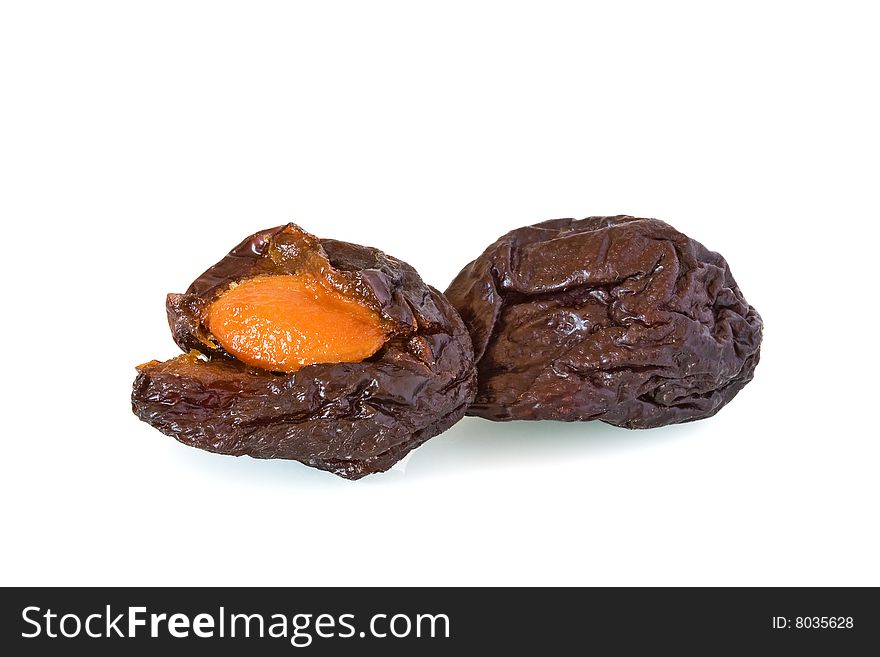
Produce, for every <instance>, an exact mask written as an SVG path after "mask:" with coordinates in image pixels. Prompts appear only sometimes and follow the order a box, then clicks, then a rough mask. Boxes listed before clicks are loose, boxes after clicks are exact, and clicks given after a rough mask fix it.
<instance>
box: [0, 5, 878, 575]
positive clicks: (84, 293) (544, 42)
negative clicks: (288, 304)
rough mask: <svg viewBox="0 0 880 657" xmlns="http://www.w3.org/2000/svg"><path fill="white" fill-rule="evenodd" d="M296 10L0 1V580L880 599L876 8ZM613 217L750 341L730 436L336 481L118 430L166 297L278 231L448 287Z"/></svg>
mask: <svg viewBox="0 0 880 657" xmlns="http://www.w3.org/2000/svg"><path fill="white" fill-rule="evenodd" d="M299 4H300V3H297V4H296V6H295V3H288V2H279V3H267V2H242V3H237V4H232V3H225V2H205V3H193V2H149V3H146V2H145V3H121V2H106V3H98V2H77V3H72V2H60V3H47V2H27V3H25V2H21V3H4V4H3V5H2V7H3V8H2V10H0V85H2V86H0V94H2V101H0V218H2V235H3V238H2V258H0V262H2V267H3V283H4V284H3V291H2V305H3V321H2V325H0V331H2V342H0V349H2V361H0V362H2V372H3V375H2V377H0V386H2V391H0V392H2V397H0V398H2V403H3V414H2V441H3V456H2V465H0V468H2V472H0V499H2V527H3V532H2V533H3V538H2V542H0V550H2V558H0V583H2V584H114V585H135V584H142V585H143V584H147V585H152V584H157V585H158V584H187V585H188V584H217V585H222V584H236V585H237V584H254V585H266V584H269V585H271V584H278V585H282V584H284V585H295V584H303V585H304V584H312V585H321V584H403V585H428V584H480V585H482V584H588V585H592V584H597V585H598V584H606V585H630V584H649V585H654V584H674V585H679V584H680V585H685V584H697V585H703V584H731V585H746V584H762V585H783V584H790V585H809V584H819V585H831V584H835V585H861V584H873V585H880V567H878V559H877V554H878V552H880V540H878V523H877V501H878V492H880V491H878V457H880V447H878V441H877V429H876V426H877V418H878V403H877V395H876V385H877V383H876V373H877V371H878V363H877V322H876V319H877V309H876V307H877V303H878V299H877V291H876V290H877V288H876V286H875V281H876V277H877V261H878V260H877V258H878V247H877V241H876V238H877V229H876V222H877V221H878V219H880V212H878V208H880V200H878V180H880V170H878V168H880V167H878V152H880V135H878V116H880V104H878V98H877V89H878V79H877V63H878V61H880V47H878V39H877V24H878V23H877V20H876V17H875V16H873V15H872V14H871V12H870V10H869V8H870V7H871V4H872V3H868V2H866V3H863V4H861V3H850V2H827V3H812V2H792V3H783V2H755V3H751V2H739V3H730V4H728V5H727V7H726V8H724V9H722V8H721V6H720V3H705V2H694V3H638V4H637V3H628V2H618V3H595V4H592V5H591V4H588V3H571V4H568V3H556V2H546V1H542V2H535V3H531V4H519V3H510V2H506V3H497V4H495V3H478V2H462V3H455V2H452V3H450V2H445V3H430V4H429V3H414V2H400V3H390V2H370V3H366V2H351V3H339V2H322V3H309V4H310V7H305V6H299ZM301 4H303V5H304V4H305V3H301ZM615 213H630V214H636V215H642V216H652V217H659V218H662V219H665V220H666V221H668V222H670V223H672V224H673V225H675V226H676V227H677V228H679V229H680V230H682V231H683V232H685V233H688V234H689V235H691V236H693V237H695V238H697V239H699V240H700V241H702V242H704V243H705V244H706V245H707V246H709V247H710V248H712V249H715V250H718V251H720V252H722V253H723V254H724V255H725V256H726V257H727V259H728V260H729V262H730V263H731V267H732V269H733V272H734V274H735V276H736V278H737V279H738V281H739V283H740V286H741V287H742V289H743V291H744V293H745V295H746V297H747V298H748V300H749V301H750V302H751V303H752V304H753V305H754V306H755V307H756V308H757V309H758V310H759V311H760V312H761V314H762V315H763V317H764V320H765V323H766V329H765V341H764V350H763V357H762V361H761V364H760V366H759V367H758V370H757V372H756V377H755V380H754V382H753V383H751V384H750V385H749V386H748V387H746V389H745V390H744V391H743V392H742V393H741V394H740V395H739V396H738V397H737V398H736V399H735V400H734V401H733V402H732V403H731V404H730V405H729V406H728V407H727V408H725V409H724V410H723V411H722V412H721V413H720V414H719V415H718V416H717V417H716V418H714V419H710V420H706V421H703V422H698V423H694V424H690V425H685V426H677V427H668V428H664V429H658V430H651V431H643V432H628V431H625V430H621V429H614V428H612V427H608V426H605V425H602V424H597V423H591V424H570V425H566V424H555V423H540V424H537V423H519V424H493V423H490V422H486V421H482V420H478V419H473V418H468V419H465V420H464V421H462V422H461V423H459V424H458V425H456V426H455V427H454V428H453V429H451V430H450V431H449V432H447V433H445V434H443V435H442V436H439V437H437V438H435V439H433V440H431V441H430V442H429V443H428V444H426V445H425V446H424V447H422V448H420V449H418V450H417V451H416V452H414V453H413V455H412V457H411V459H410V460H409V461H408V463H407V464H406V468H405V471H402V470H396V471H392V472H389V473H387V474H384V475H378V476H372V477H368V478H366V479H364V480H361V481H359V482H349V481H345V480H342V479H338V478H336V477H334V476H332V475H329V474H326V473H323V472H319V471H317V470H312V469H309V468H306V467H304V466H302V465H300V464H298V463H295V462H283V461H274V462H266V461H255V460H251V459H248V458H241V459H235V458H232V457H224V456H218V455H213V454H208V453H205V452H200V451H197V450H194V449H191V448H188V447H184V446H183V445H180V444H178V443H176V442H175V441H174V440H173V439H171V438H168V437H165V436H163V435H161V434H160V433H158V432H157V431H155V430H153V429H152V428H150V427H149V426H148V425H146V424H144V423H141V422H138V420H137V419H136V418H135V417H134V415H132V413H131V410H130V404H129V394H130V386H131V382H132V380H133V378H134V374H135V371H134V366H135V365H137V364H138V363H141V362H144V361H146V360H149V359H152V358H160V359H164V358H169V357H171V356H173V355H175V354H176V353H177V348H176V347H175V345H174V344H173V342H172V340H171V337H170V335H169V332H168V327H167V324H166V319H165V310H164V298H165V294H166V293H167V292H170V291H177V292H180V291H183V290H184V289H185V288H186V287H187V286H188V284H189V283H190V281H191V280H192V279H193V278H194V277H195V276H197V275H198V274H199V273H201V271H202V270H204V269H205V268H206V267H208V266H209V265H211V264H213V263H214V262H215V261H216V260H217V259H219V258H220V257H221V256H222V255H224V254H225V253H226V252H227V251H228V250H229V249H230V248H231V247H232V246H234V245H235V244H236V243H238V242H239V240H241V239H242V238H243V237H245V236H246V235H248V234H250V233H252V232H254V231H256V230H258V229H261V228H266V227H269V226H274V225H277V224H281V223H284V222H286V221H288V220H295V221H297V222H299V223H300V224H301V225H302V226H303V227H304V228H306V229H307V230H309V231H311V232H314V233H316V234H318V235H319V236H322V237H334V238H339V239H343V240H347V241H352V242H359V243H363V244H369V245H373V246H377V247H379V248H382V249H383V250H385V251H387V252H388V253H390V254H393V255H395V256H397V257H400V258H402V259H404V260H406V261H408V262H410V263H411V264H413V265H414V266H416V267H417V268H418V269H419V270H420V272H421V273H422V275H423V277H424V278H425V280H426V281H428V282H430V283H432V284H433V285H435V286H437V287H440V288H441V289H442V288H444V287H445V286H446V284H447V283H448V282H449V281H450V280H451V278H452V277H453V276H454V275H455V274H456V273H457V272H458V270H459V269H460V268H461V267H462V266H463V265H464V264H465V263H466V262H468V261H469V260H470V259H472V258H474V257H475V256H477V255H478V254H479V253H480V252H481V251H482V249H483V248H484V247H485V246H486V245H487V244H488V243H490V242H491V241H493V240H494V239H495V238H496V237H498V236H499V235H500V234H502V233H504V232H506V231H507V230H509V229H512V228H514V227H517V226H521V225H524V224H528V223H533V222H536V221H539V220H543V219H550V218H555V217H566V216H575V217H582V216H587V215H593V214H615Z"/></svg>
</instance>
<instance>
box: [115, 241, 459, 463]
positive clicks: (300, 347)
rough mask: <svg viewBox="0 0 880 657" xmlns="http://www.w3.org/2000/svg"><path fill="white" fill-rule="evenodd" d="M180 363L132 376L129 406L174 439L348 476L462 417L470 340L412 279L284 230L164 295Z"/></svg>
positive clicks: (383, 260)
mask: <svg viewBox="0 0 880 657" xmlns="http://www.w3.org/2000/svg"><path fill="white" fill-rule="evenodd" d="M166 306H167V312H168V320H169V324H170V326H171V332H172V335H173V337H174V340H175V341H176V342H177V344H178V345H179V346H180V347H181V348H182V349H183V350H184V352H185V353H184V354H182V355H180V356H177V357H176V358H173V359H171V360H168V361H165V362H159V361H151V362H149V363H145V364H144V365H141V366H140V367H138V374H137V378H136V379H135V382H134V386H133V391H132V397H131V399H132V409H133V411H134V413H135V414H136V415H137V416H138V417H139V418H140V419H142V420H144V421H145V422H148V423H149V424H151V425H152V426H153V427H155V428H157V429H159V430H160V431H162V432H163V433H165V434H168V435H170V436H173V437H175V438H177V440H179V441H180V442H182V443H185V444H188V445H192V446H195V447H200V448H202V449H206V450H208V451H212V452H220V453H223V454H232V455H236V456H240V455H248V456H253V457H257V458H283V459H295V460H298V461H301V462H303V463H305V464H307V465H310V466H313V467H316V468H320V469H323V470H329V471H330V472H333V473H335V474H337V475H340V476H342V477H347V478H350V479H357V478H360V477H362V476H364V475H367V474H371V473H374V472H382V471H384V470H387V469H388V468H389V467H391V466H392V465H393V464H394V463H396V462H397V461H398V460H400V459H401V458H402V457H403V456H405V455H406V454H407V453H408V452H409V451H410V450H412V449H413V448H415V447H418V446H419V445H420V444H422V443H423V442H424V441H426V440H428V439H429V438H431V437H433V436H436V435H437V434H439V433H441V432H442V431H445V430H446V429H447V428H449V427H450V426H452V425H453V424H454V423H455V422H457V421H458V420H459V419H461V417H462V416H463V415H464V412H465V410H466V408H467V406H468V404H469V403H470V402H471V400H472V399H473V395H474V392H475V388H476V383H475V369H474V364H473V351H472V348H471V341H470V337H469V336H468V334H467V331H466V329H465V327H464V325H463V324H462V322H461V319H460V318H459V316H458V314H457V313H456V311H455V309H454V308H452V306H451V305H450V304H449V303H448V301H447V300H446V299H445V298H444V297H443V295H442V294H440V293H439V292H438V291H437V290H435V289H433V288H431V287H429V286H428V285H426V284H425V283H424V282H423V281H422V279H421V278H420V277H419V275H418V274H417V273H416V271H415V270H414V269H413V268H412V267H410V266H409V265H407V264H406V263H404V262H401V261H400V260H397V259H395V258H392V257H390V256H387V255H385V254H384V253H382V252H381V251H378V250H377V249H373V248H370V247H365V246H359V245H356V244H349V243H347V242H339V241H336V240H329V239H320V240H319V239H318V238H316V237H314V236H312V235H310V234H308V233H306V232H305V231H303V230H301V229H300V228H298V227H297V226H295V225H293V224H288V225H286V226H279V227H277V228H272V229H269V230H264V231H260V232H258V233H256V234H254V235H252V236H250V237H248V238H247V239H245V240H244V241H243V242H242V243H241V244H239V245H238V246H237V247H236V248H235V249H233V250H232V251H231V252H230V253H229V254H228V255H227V256H226V257H224V258H223V259H222V260H220V262H218V263H217V264H216V265H214V266H213V267H211V268H210V269H208V270H207V271H206V272H205V273H204V274H202V275H201V276H199V277H198V278H197V279H196V280H195V281H194V282H193V283H192V285H190V287H189V289H188V290H187V291H186V293H184V294H169V295H168V299H167V304H166Z"/></svg>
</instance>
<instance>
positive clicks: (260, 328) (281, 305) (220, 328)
mask: <svg viewBox="0 0 880 657" xmlns="http://www.w3.org/2000/svg"><path fill="white" fill-rule="evenodd" d="M206 323H207V326H208V330H209V331H211V333H212V334H213V335H214V338H215V339H216V340H217V341H218V342H219V343H220V344H221V345H222V346H223V348H224V349H226V351H228V352H229V353H230V354H232V355H233V356H235V357H236V358H238V359H239V360H240V361H242V362H243V363H246V364H248V365H252V366H255V367H261V368H263V369H267V370H272V371H276V372H295V371H296V370H298V369H300V368H301V367H303V366H305V365H312V364H314V363H354V362H358V361H361V360H363V359H364V358H367V357H368V356H372V355H373V354H374V353H376V352H377V351H378V350H379V348H380V347H381V346H382V345H383V344H384V343H385V341H386V340H387V338H388V336H387V334H386V332H385V331H384V330H383V329H382V321H381V319H380V317H379V315H378V314H377V313H376V312H374V311H373V310H371V309H370V308H367V307H366V306H365V305H363V304H362V303H361V302H359V301H355V300H353V299H349V298H347V297H345V296H344V295H343V294H342V293H340V292H337V291H335V290H332V289H329V288H327V287H326V286H324V285H322V284H321V282H320V281H319V280H318V279H316V278H315V277H314V276H311V275H309V274H297V275H283V276H258V277H256V278H250V279H247V280H244V281H242V282H241V283H239V284H238V285H236V286H235V287H233V288H231V289H230V290H228V291H227V292H225V293H224V294H222V295H221V296H220V297H219V298H218V299H217V300H216V301H215V302H214V303H212V304H211V306H210V307H209V308H208V314H207V321H206Z"/></svg>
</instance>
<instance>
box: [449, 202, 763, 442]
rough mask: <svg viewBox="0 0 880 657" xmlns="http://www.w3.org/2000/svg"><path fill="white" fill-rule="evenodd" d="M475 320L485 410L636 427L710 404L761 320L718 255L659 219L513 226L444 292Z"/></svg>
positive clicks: (730, 380)
mask: <svg viewBox="0 0 880 657" xmlns="http://www.w3.org/2000/svg"><path fill="white" fill-rule="evenodd" d="M446 297H447V298H448V299H449V301H450V302H451V303H452V305H454V306H455V308H456V309H457V310H458V312H459V314H460V315H461V317H462V319H463V320H464V322H465V324H466V325H467V327H468V330H469V331H470V334H471V337H472V339H473V344H474V352H475V358H476V362H477V376H478V381H479V384H478V391H477V396H476V398H475V400H474V402H473V404H472V405H471V406H470V408H469V409H468V414H469V415H476V416H479V417H483V418H486V419H490V420H501V421H503V420H563V421H577V420H601V421H603V422H607V423H609V424H613V425H616V426H620V427H626V428H630V429H644V428H650V427H658V426H663V425H666V424H673V423H677V422H689V421H692V420H699V419H701V418H706V417H709V416H711V415H714V414H715V413H717V412H718V411H719V410H720V409H721V408H722V407H723V406H724V405H725V404H727V403H728V402H729V401H730V400H731V399H732V398H733V397H734V396H735V395H736V394H737V393H738V392H739V391H740V390H741V389H742V388H743V386H745V385H746V384H747V383H748V382H749V381H751V379H752V376H753V373H754V370H755V366H756V365H757V364H758V360H759V358H760V346H761V337H762V331H763V323H762V321H761V317H760V316H759V315H758V313H757V312H756V311H755V309H754V308H752V307H751V306H750V305H749V304H748V303H747V302H746V301H745V299H744V298H743V295H742V293H741V292H740V289H739V287H738V286H737V284H736V281H735V280H734V278H733V276H732V275H731V273H730V268H729V267H728V266H727V263H726V262H725V260H724V258H722V257H721V256H720V255H719V254H717V253H714V252H712V251H709V250H708V249H706V248H705V247H704V246H703V245H702V244H700V243H699V242H696V241H694V240H692V239H690V238H689V237H687V236H686V235H683V234H682V233H680V232H678V231H677V230H675V229H674V228H672V226H670V225H668V224H666V223H664V222H662V221H658V220H656V219H639V218H636V217H630V216H625V215H619V216H613V217H588V218H586V219H581V220H576V219H556V220H551V221H545V222H543V223H539V224H535V225H533V226H525V227H523V228H518V229H516V230H513V231H511V232H509V233H507V234H506V235H504V236H502V237H501V238H499V239H498V240H497V241H496V242H495V243H493V244H492V245H491V246H489V247H488V248H487V249H486V250H485V252H484V253H483V254H482V255H481V256H480V257H478V258H477V259H476V260H474V261H473V262H471V263H470V264H468V265H467V266H466V267H465V268H464V269H463V270H462V271H461V272H460V273H459V274H458V276H457V277H456V278H455V279H454V280H453V282H452V283H451V284H450V286H449V288H448V289H447V290H446Z"/></svg>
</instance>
